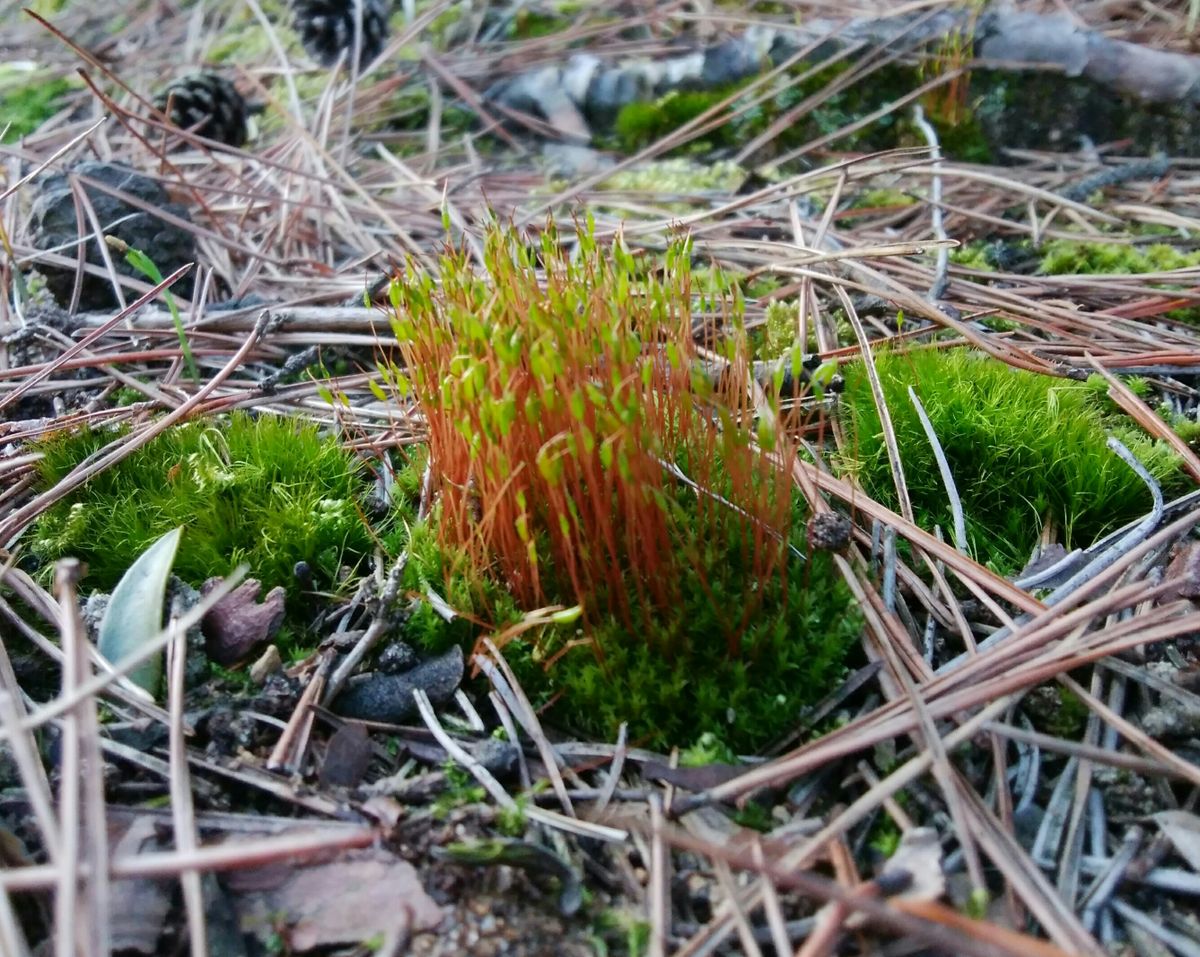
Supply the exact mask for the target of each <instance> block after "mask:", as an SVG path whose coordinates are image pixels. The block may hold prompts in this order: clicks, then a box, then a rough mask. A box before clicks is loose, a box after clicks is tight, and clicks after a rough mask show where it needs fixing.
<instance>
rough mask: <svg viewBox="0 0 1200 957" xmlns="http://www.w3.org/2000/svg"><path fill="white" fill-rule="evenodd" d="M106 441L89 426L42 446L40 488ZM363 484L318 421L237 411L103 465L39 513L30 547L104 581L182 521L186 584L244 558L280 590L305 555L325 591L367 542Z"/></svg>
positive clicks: (107, 584)
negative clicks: (69, 560)
mask: <svg viewBox="0 0 1200 957" xmlns="http://www.w3.org/2000/svg"><path fill="white" fill-rule="evenodd" d="M112 439H113V434H112V433H98V432H88V431H85V432H81V433H77V434H73V435H69V436H62V437H57V438H51V439H49V440H47V441H45V442H43V443H41V445H40V446H39V447H38V451H40V452H41V453H42V455H43V458H42V460H41V462H40V463H39V468H40V470H41V475H42V480H43V483H44V484H45V486H46V487H49V486H50V485H53V484H54V483H55V482H56V481H58V480H59V479H60V478H62V477H63V476H64V475H66V474H67V473H68V472H69V471H71V469H72V468H74V467H75V466H76V465H77V464H79V463H80V462H81V461H83V460H84V459H85V458H87V457H88V456H90V455H92V454H94V453H95V452H97V451H99V450H100V449H102V448H103V447H104V446H106V445H107V444H108V443H109V442H111V441H112ZM368 489H369V486H368V483H367V481H366V479H365V477H364V474H363V468H362V466H361V464H360V463H359V462H358V461H356V460H355V458H354V457H353V456H352V455H350V454H349V453H347V452H346V451H345V449H343V448H342V446H341V445H340V444H339V443H338V442H337V441H336V440H335V439H332V438H322V437H321V435H320V434H319V433H318V431H317V428H316V427H315V426H310V425H297V424H296V423H294V422H292V421H290V420H287V419H278V418H273V417H267V416H261V417H258V418H251V417H250V416H249V415H246V414H245V413H240V412H238V413H234V414H233V415H232V416H230V417H229V419H228V420H226V421H222V422H220V423H215V422H192V423H188V424H185V425H181V426H178V427H176V428H174V429H171V430H169V431H167V432H165V433H163V434H162V435H161V436H159V437H158V438H156V439H154V440H153V441H152V442H150V443H149V444H147V445H146V446H144V447H142V448H141V449H139V450H137V451H136V452H134V453H133V454H132V455H130V456H129V457H127V458H126V459H124V460H123V461H121V462H120V463H118V464H117V465H116V466H114V467H112V468H110V469H107V470H106V471H104V472H101V473H100V474H99V475H97V476H96V477H95V478H94V479H92V480H91V481H90V482H88V483H87V485H85V486H84V487H83V488H81V489H80V490H78V491H77V492H76V493H75V494H74V496H72V497H71V498H70V499H69V500H67V501H64V502H60V503H59V504H57V505H55V506H54V507H52V508H51V509H50V510H49V511H47V512H46V513H45V514H44V515H43V516H42V517H41V519H39V520H38V522H37V524H36V526H35V527H34V529H33V536H32V542H31V547H32V550H33V552H34V554H35V555H37V556H38V557H39V558H41V559H43V560H45V561H53V560H55V559H57V558H61V557H63V556H66V555H71V556H74V557H76V558H79V559H82V560H83V561H85V562H87V564H88V569H89V572H88V578H87V583H88V584H89V585H91V586H93V587H96V588H103V589H107V588H111V587H112V586H113V585H115V584H116V582H117V581H118V580H119V579H120V577H121V575H123V574H124V572H125V570H126V569H127V568H128V567H129V566H130V565H131V564H132V563H133V561H134V559H136V558H137V556H138V555H140V554H141V553H142V552H143V551H144V550H145V549H146V547H147V546H148V545H150V544H151V543H152V542H153V541H155V540H156V539H157V538H158V537H159V536H160V535H162V534H163V533H164V532H166V531H168V530H169V529H171V528H174V527H175V526H177V525H183V526H184V527H185V528H184V534H183V538H182V540H181V542H180V546H179V553H178V555H177V557H176V559H175V566H174V570H175V573H176V574H177V575H179V576H180V577H181V578H183V579H184V580H186V581H189V582H193V583H198V582H201V581H203V580H204V579H206V578H208V577H210V576H213V575H224V574H227V573H228V572H230V571H232V570H233V568H235V567H236V566H237V565H239V564H241V563H242V562H246V563H248V564H249V566H250V574H251V576H253V577H254V578H257V579H258V580H259V581H261V582H262V583H263V585H264V587H265V588H272V587H274V586H276V585H283V586H285V587H287V586H290V585H292V584H293V583H294V577H293V570H294V566H295V564H296V562H299V561H304V562H307V563H308V565H309V566H310V567H311V568H312V570H313V573H314V578H315V579H316V581H317V582H318V583H320V584H321V585H324V586H325V587H329V586H330V585H331V584H332V583H333V582H335V581H336V580H337V576H338V572H339V569H340V568H341V566H342V565H344V564H348V565H352V566H353V565H354V564H356V563H357V562H358V560H359V559H360V558H361V557H362V556H363V555H364V554H367V553H368V552H369V551H370V550H371V548H372V540H371V537H370V534H369V531H368V529H367V527H366V525H365V523H364V520H363V517H362V506H361V505H360V502H361V501H362V500H363V499H364V497H365V494H366V492H367V491H368ZM292 607H294V602H293V603H292Z"/></svg>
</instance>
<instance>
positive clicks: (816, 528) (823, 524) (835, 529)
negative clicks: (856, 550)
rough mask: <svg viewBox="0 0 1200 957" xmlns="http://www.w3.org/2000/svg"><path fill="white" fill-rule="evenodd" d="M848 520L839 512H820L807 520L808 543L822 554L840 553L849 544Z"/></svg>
mask: <svg viewBox="0 0 1200 957" xmlns="http://www.w3.org/2000/svg"><path fill="white" fill-rule="evenodd" d="M850 530H851V526H850V519H848V518H846V516H845V515H842V514H841V513H840V512H822V513H821V514H820V515H814V516H813V517H812V518H810V519H809V520H808V543H809V545H811V546H812V547H813V548H815V549H817V550H818V551H822V552H840V551H842V550H843V549H845V548H846V547H848V546H849V544H850Z"/></svg>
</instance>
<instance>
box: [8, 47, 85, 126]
mask: <svg viewBox="0 0 1200 957" xmlns="http://www.w3.org/2000/svg"><path fill="white" fill-rule="evenodd" d="M78 87H79V83H78V82H77V81H73V80H68V79H65V78H63V77H52V76H50V75H49V74H48V73H47V72H46V71H44V70H33V71H30V70H22V69H18V68H16V67H13V66H0V143H15V142H16V141H17V140H19V139H20V138H21V137H22V136H26V135H28V134H29V133H32V132H33V131H34V130H36V129H37V128H38V127H39V126H41V125H42V124H43V123H44V122H45V121H46V120H48V119H50V117H52V116H53V115H54V114H55V113H57V112H58V111H59V110H60V109H61V108H62V102H63V98H64V97H65V96H66V95H67V94H68V93H69V92H70V91H71V90H74V89H77V88H78Z"/></svg>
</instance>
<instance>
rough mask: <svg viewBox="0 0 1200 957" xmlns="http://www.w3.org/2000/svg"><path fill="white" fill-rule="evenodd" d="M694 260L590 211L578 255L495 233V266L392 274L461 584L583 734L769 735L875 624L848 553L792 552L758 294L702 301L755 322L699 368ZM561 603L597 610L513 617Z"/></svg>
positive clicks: (740, 739)
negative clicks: (558, 618)
mask: <svg viewBox="0 0 1200 957" xmlns="http://www.w3.org/2000/svg"><path fill="white" fill-rule="evenodd" d="M690 257H691V248H690V244H689V243H688V242H687V241H686V240H683V239H679V240H676V241H673V242H672V243H671V244H670V246H669V248H668V249H667V251H666V254H665V257H664V258H663V259H662V261H661V263H660V264H657V267H658V268H655V269H647V268H645V266H644V265H642V264H639V263H638V261H637V260H636V259H635V257H634V256H633V255H631V254H630V252H629V251H628V250H627V249H626V248H625V247H624V245H623V244H622V243H621V242H620V241H619V240H618V241H617V242H616V243H615V244H613V245H612V246H611V247H610V248H601V247H600V246H599V245H598V244H597V242H596V241H595V240H594V239H593V237H592V228H591V224H590V223H589V224H588V225H587V227H586V228H583V229H580V230H579V235H578V236H577V237H576V242H575V248H574V250H573V251H572V252H571V253H568V252H566V251H564V249H563V247H562V243H561V242H560V236H559V235H558V233H557V231H556V230H555V229H554V228H553V227H549V228H548V229H547V230H546V231H545V232H544V233H543V234H542V236H541V238H540V241H536V240H533V241H531V242H529V243H527V242H526V241H525V240H524V239H523V238H522V237H521V236H520V235H519V234H518V233H517V232H516V231H514V230H511V229H506V228H503V227H499V226H497V227H493V228H492V229H491V230H490V231H489V233H488V235H487V236H486V239H485V243H484V248H483V271H482V272H479V271H476V269H475V268H474V267H473V264H472V262H471V259H470V257H469V256H468V254H467V253H466V252H465V251H462V250H456V249H450V250H449V251H448V252H447V253H446V254H445V255H444V257H443V258H442V261H441V264H440V269H439V277H440V281H435V280H434V279H433V278H431V277H430V276H428V275H426V274H424V273H421V272H419V271H414V272H411V273H409V274H407V275H406V276H405V277H403V278H399V279H397V280H396V281H395V282H394V283H393V285H392V288H391V301H392V306H393V309H394V317H393V327H394V330H395V333H396V336H397V338H398V340H399V342H400V343H401V346H402V350H403V353H404V358H405V360H406V366H407V370H408V371H407V376H408V377H409V378H408V379H407V380H405V379H402V376H401V373H400V372H399V370H397V369H390V370H388V372H387V374H388V378H389V379H390V380H391V382H392V384H393V386H395V387H397V388H401V389H411V390H412V391H413V393H414V395H415V397H416V399H417V400H418V402H419V404H420V407H421V409H422V411H423V413H424V416H425V418H426V420H427V423H428V431H429V455H430V460H431V464H432V468H433V473H434V474H435V475H436V476H437V477H438V486H437V488H438V500H437V508H436V511H435V514H434V517H433V522H434V525H435V531H436V538H437V542H438V545H439V557H440V561H441V565H442V567H441V569H440V570H441V573H442V574H443V576H444V581H443V582H442V583H441V587H443V588H444V589H445V593H447V594H454V593H455V592H456V591H457V593H459V595H460V596H462V597H464V598H465V597H466V596H463V595H462V593H463V592H464V591H474V593H475V598H474V600H473V601H472V602H471V607H472V609H473V610H475V611H478V613H479V614H480V615H481V617H485V618H486V619H487V620H488V621H490V622H491V624H492V627H493V634H495V635H498V636H499V637H498V638H497V640H498V643H499V644H501V645H504V646H505V650H506V654H507V655H508V657H509V659H510V661H512V662H513V664H514V666H516V667H517V669H518V673H519V674H520V675H521V676H522V680H523V681H527V682H529V684H528V685H527V690H531V691H533V692H534V693H535V694H538V693H540V694H541V696H542V698H543V699H549V698H551V697H553V698H555V700H556V704H555V715H556V717H558V718H559V719H560V720H561V721H562V722H563V723H565V724H567V725H569V726H571V727H572V728H574V729H576V730H578V731H581V732H590V733H594V734H603V735H611V734H613V733H614V732H615V730H616V727H617V725H618V724H619V723H620V722H621V721H628V722H630V730H631V734H632V735H634V736H635V737H637V738H641V739H643V740H647V741H650V742H652V743H654V744H657V745H665V744H668V743H686V742H687V741H690V740H692V739H694V738H695V737H696V736H697V735H698V734H700V733H702V732H704V731H711V732H714V733H716V734H718V735H719V736H721V737H722V738H723V739H724V740H726V741H728V742H729V743H730V744H733V745H734V746H736V747H741V748H750V747H755V746H758V745H761V744H763V743H765V742H767V741H769V740H771V739H772V738H773V737H775V736H777V735H778V734H780V733H781V732H782V731H783V730H784V729H787V728H790V727H794V726H795V724H796V723H797V720H798V714H799V711H800V709H801V707H802V706H803V705H804V704H805V703H806V702H811V701H812V700H815V699H816V698H819V697H821V696H822V695H823V694H824V693H825V692H827V691H828V688H829V687H830V684H831V682H832V681H834V680H835V679H836V677H837V675H838V674H839V672H840V669H841V667H842V662H843V658H844V656H845V654H846V653H847V651H848V649H849V647H850V646H851V645H852V644H853V641H854V638H855V636H856V634H857V626H856V622H855V618H854V615H853V614H851V613H850V611H849V596H848V593H847V592H846V590H845V589H844V586H843V585H842V584H841V582H840V580H839V579H837V578H836V577H835V576H834V575H833V574H832V572H831V570H830V568H829V565H828V564H827V563H825V562H823V561H820V560H818V559H815V558H810V560H809V561H808V563H807V564H800V563H799V562H798V561H797V560H796V559H795V558H794V557H793V555H792V549H793V548H794V547H795V546H796V544H797V543H798V542H802V539H803V535H802V528H803V522H802V521H797V519H798V518H802V515H801V514H800V513H799V507H798V506H797V505H796V504H795V503H794V502H793V496H792V494H791V486H790V478H789V475H788V474H787V470H786V469H781V468H779V467H777V466H776V465H775V464H774V463H773V462H772V460H771V456H772V455H774V456H778V457H780V458H782V459H783V460H785V461H786V459H787V457H788V456H790V455H791V454H793V450H792V448H791V447H790V444H789V442H788V440H787V439H786V437H784V436H782V435H780V434H779V433H778V432H777V430H776V429H775V427H774V423H775V415H776V410H775V409H774V408H773V407H771V406H770V405H769V404H759V405H755V400H754V399H752V396H755V395H756V393H755V391H754V390H753V389H752V388H751V383H750V382H749V379H748V375H749V372H748V364H747V360H746V353H745V348H744V336H741V335H740V334H739V333H738V331H737V329H738V327H739V323H738V322H737V319H738V316H739V315H740V312H739V310H740V304H738V303H737V300H736V297H735V298H734V299H733V301H732V303H731V302H730V301H729V300H721V299H713V300H707V299H706V298H704V297H699V309H700V310H701V312H703V313H712V312H718V311H720V310H721V309H722V308H724V310H725V312H726V314H727V315H726V319H727V322H726V325H727V326H728V327H731V328H732V329H733V334H732V335H730V336H728V337H726V338H724V339H722V340H721V341H711V342H709V343H708V345H709V348H710V349H711V350H712V353H711V355H712V356H715V357H716V358H715V359H713V358H710V362H709V366H708V369H706V368H705V366H704V364H703V363H702V362H700V361H699V360H700V354H699V351H698V349H697V346H696V345H695V344H694V342H693V336H692V321H693V289H692V287H691V282H690V279H691V272H690ZM717 367H719V368H721V369H723V372H722V374H721V375H719V376H718V375H713V374H712V373H711V371H710V370H711V369H712V368H717ZM757 395H758V396H759V401H760V403H761V401H762V400H761V393H757ZM793 539H795V541H793ZM417 540H418V542H419V543H421V542H427V541H428V539H422V538H421V537H420V536H418V539H417ZM424 547H425V546H424V545H422V549H424ZM430 557H431V556H430V555H429V554H428V553H427V552H426V554H425V557H424V558H423V559H422V561H423V563H425V564H426V565H427V566H428V565H429V564H430V562H429V559H430ZM410 560H411V559H410ZM501 595H503V596H504V597H503V598H502V599H501V598H500V597H499V596H501ZM553 605H562V606H570V607H575V606H578V608H579V609H580V613H579V617H578V619H577V621H575V622H574V623H573V624H571V625H569V626H567V625H562V624H560V625H558V626H556V627H555V626H550V627H546V628H540V629H528V630H524V631H521V630H520V629H512V628H509V629H507V630H504V628H503V626H504V625H507V624H511V621H512V616H513V613H514V610H515V609H517V608H520V609H524V610H526V612H529V611H532V610H534V609H537V608H541V607H545V606H553ZM430 623H432V619H425V624H426V625H429V624H430ZM414 637H415V638H416V639H417V640H424V641H426V642H429V643H436V642H437V641H438V636H437V635H436V634H435V633H430V632H429V630H428V629H426V630H425V631H423V633H422V634H419V635H415V636H414Z"/></svg>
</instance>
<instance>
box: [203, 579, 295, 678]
mask: <svg viewBox="0 0 1200 957" xmlns="http://www.w3.org/2000/svg"><path fill="white" fill-rule="evenodd" d="M220 583H221V579H219V578H210V579H209V580H208V581H206V582H205V583H204V586H203V587H202V588H201V589H200V593H201V594H202V595H207V594H208V593H209V592H211V591H212V590H213V589H214V588H216V587H217V586H218V585H219V584H220ZM261 588H262V585H260V584H259V583H258V582H257V581H255V580H254V579H253V578H248V579H246V580H245V581H244V582H242V583H241V584H240V585H239V586H238V587H237V588H235V589H234V590H233V591H232V592H230V593H229V594H228V595H226V596H225V597H224V598H222V599H221V600H220V601H219V602H217V604H216V605H214V606H213V607H212V608H211V609H210V610H209V612H208V614H207V615H205V616H204V618H203V620H202V621H201V622H200V629H201V630H202V631H203V632H204V639H205V651H207V652H208V657H209V658H211V659H212V660H213V661H215V662H216V663H217V664H219V665H232V664H235V663H236V662H238V661H241V660H242V659H243V658H245V657H246V656H247V655H249V654H250V652H252V651H253V650H254V649H255V648H256V647H257V646H258V645H261V644H262V643H263V642H264V641H267V640H268V639H269V638H271V637H272V636H273V635H274V634H275V632H276V631H278V630H279V626H280V625H281V624H282V623H283V612H284V595H285V592H284V590H283V588H281V587H280V588H272V589H271V590H270V591H269V592H268V593H267V597H266V598H264V599H263V600H262V603H261V604H260V603H259V601H258V593H259V590H260V589H261Z"/></svg>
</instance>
